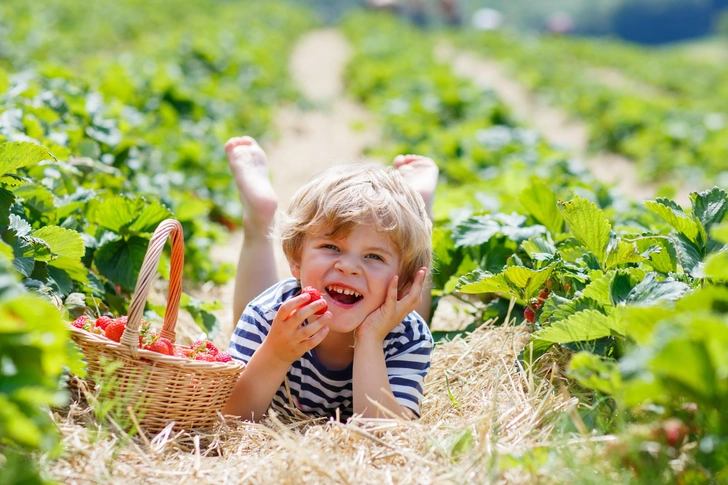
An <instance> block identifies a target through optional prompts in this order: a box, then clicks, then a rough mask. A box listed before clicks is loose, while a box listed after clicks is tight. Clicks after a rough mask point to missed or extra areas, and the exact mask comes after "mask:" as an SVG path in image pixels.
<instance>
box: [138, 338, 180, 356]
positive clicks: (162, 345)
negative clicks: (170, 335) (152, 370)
mask: <svg viewBox="0 0 728 485" xmlns="http://www.w3.org/2000/svg"><path fill="white" fill-rule="evenodd" d="M144 350H151V351H152V352H157V353H160V354H164V355H173V353H174V344H173V343H172V342H170V341H169V340H168V339H166V338H164V337H159V338H158V339H156V340H154V342H152V343H151V344H149V345H147V346H146V347H144Z"/></svg>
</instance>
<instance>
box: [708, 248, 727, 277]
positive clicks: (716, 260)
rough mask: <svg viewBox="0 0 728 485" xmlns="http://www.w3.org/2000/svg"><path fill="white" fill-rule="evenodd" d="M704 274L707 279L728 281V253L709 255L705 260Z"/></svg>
mask: <svg viewBox="0 0 728 485" xmlns="http://www.w3.org/2000/svg"><path fill="white" fill-rule="evenodd" d="M704 273H705V277H706V278H708V279H711V280H717V281H728V251H721V252H719V253H713V254H709V255H708V257H707V258H706V259H705V269H704Z"/></svg>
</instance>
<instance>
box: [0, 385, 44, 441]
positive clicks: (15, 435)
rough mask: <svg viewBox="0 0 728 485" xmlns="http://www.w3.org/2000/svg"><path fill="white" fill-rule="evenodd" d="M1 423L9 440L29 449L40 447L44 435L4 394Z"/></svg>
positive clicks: (0, 414)
mask: <svg viewBox="0 0 728 485" xmlns="http://www.w3.org/2000/svg"><path fill="white" fill-rule="evenodd" d="M0 423H2V425H3V428H4V429H3V434H4V435H5V436H7V438H8V439H10V440H12V441H15V442H17V443H19V444H21V445H23V446H27V447H29V448H39V447H40V444H41V440H42V438H43V435H42V433H41V431H40V429H39V428H38V426H37V425H36V423H34V422H33V420H32V419H30V418H29V417H28V416H26V415H25V413H24V412H23V411H22V410H21V409H20V407H19V406H18V405H17V404H15V403H14V402H12V401H10V400H9V399H8V398H7V397H6V396H5V395H4V394H0Z"/></svg>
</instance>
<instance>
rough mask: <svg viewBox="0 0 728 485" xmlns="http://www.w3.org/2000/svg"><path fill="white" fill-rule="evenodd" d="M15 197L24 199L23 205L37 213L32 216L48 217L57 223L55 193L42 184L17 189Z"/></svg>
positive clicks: (27, 185)
mask: <svg viewBox="0 0 728 485" xmlns="http://www.w3.org/2000/svg"><path fill="white" fill-rule="evenodd" d="M14 192H15V195H17V196H18V197H21V198H22V199H23V205H24V206H25V207H26V208H30V209H32V210H33V211H35V214H32V216H34V217H37V216H40V215H44V216H46V217H47V218H48V219H50V220H51V221H55V214H53V212H54V211H55V210H56V205H55V204H56V202H55V198H54V197H53V193H52V192H51V191H50V190H48V189H47V188H45V187H44V186H42V185H40V184H26V185H23V186H22V187H18V188H17V189H15V191H14Z"/></svg>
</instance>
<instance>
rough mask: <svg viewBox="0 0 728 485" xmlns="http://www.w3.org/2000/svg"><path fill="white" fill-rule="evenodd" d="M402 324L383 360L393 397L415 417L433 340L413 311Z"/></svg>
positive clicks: (389, 344) (421, 395)
mask: <svg viewBox="0 0 728 485" xmlns="http://www.w3.org/2000/svg"><path fill="white" fill-rule="evenodd" d="M403 325H404V331H403V332H401V333H400V334H399V335H396V336H393V338H392V339H390V341H389V342H388V345H387V346H386V347H385V358H384V360H385V363H386V365H387V375H388V376H389V385H390V386H391V388H392V393H393V394H394V397H395V399H397V402H398V403H399V404H400V405H401V406H404V407H406V408H408V409H410V410H411V411H412V412H413V413H415V415H416V416H417V417H419V416H420V406H421V403H422V397H423V384H424V381H425V376H426V375H427V372H428V371H429V370H430V354H431V353H432V347H433V343H434V342H433V339H432V334H431V333H430V330H429V328H428V327H427V324H426V323H425V322H424V320H422V319H421V318H420V317H419V316H418V315H417V314H416V313H412V314H410V315H408V317H407V318H406V319H405V321H404V322H403Z"/></svg>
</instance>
